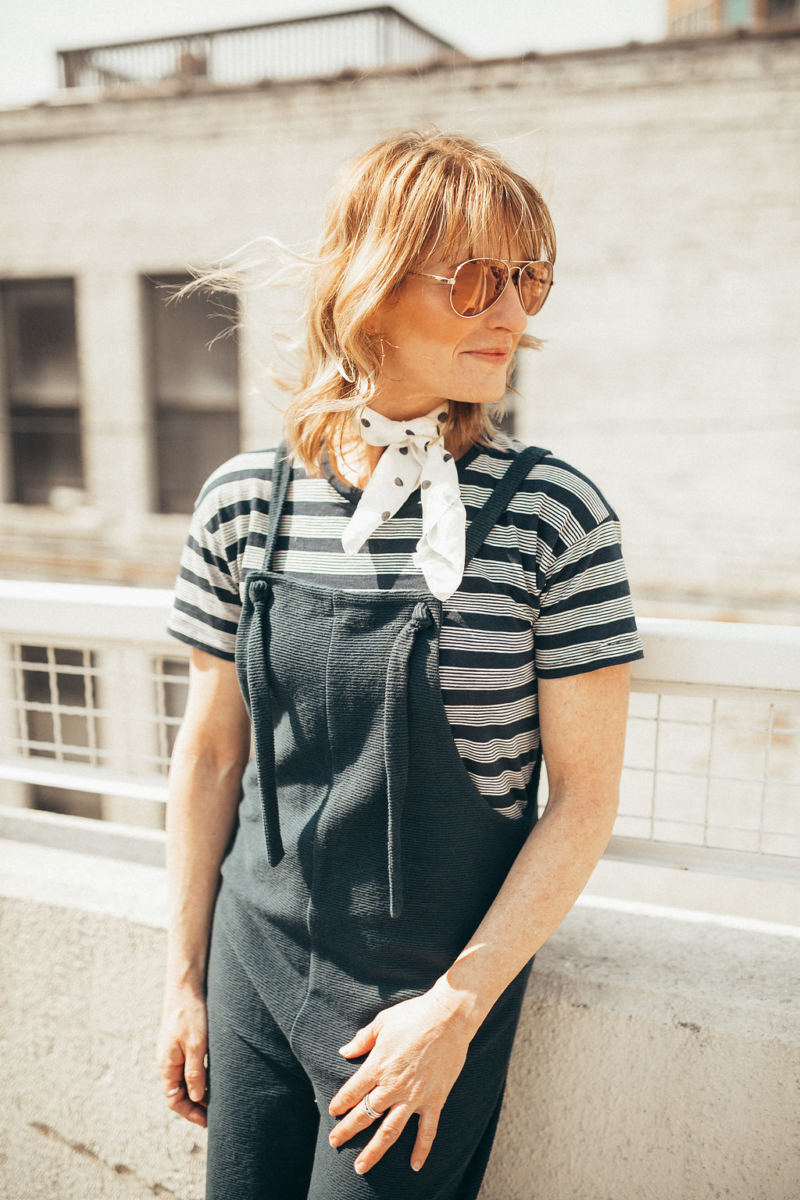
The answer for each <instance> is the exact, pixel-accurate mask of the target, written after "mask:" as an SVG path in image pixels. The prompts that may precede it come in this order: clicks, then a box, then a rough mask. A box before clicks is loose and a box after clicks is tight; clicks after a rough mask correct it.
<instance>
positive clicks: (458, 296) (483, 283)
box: [452, 258, 508, 317]
mask: <svg viewBox="0 0 800 1200" xmlns="http://www.w3.org/2000/svg"><path fill="white" fill-rule="evenodd" d="M507 282H508V267H507V266H506V264H505V263H504V262H500V261H499V260H497V259H494V258H479V259H476V260H475V261H474V262H466V263H462V264H461V266H460V267H459V268H458V270H457V271H456V274H455V283H454V284H453V291H452V300H453V308H454V309H455V310H456V312H457V313H458V314H459V316H461V317H477V316H478V315H479V313H482V312H486V309H487V308H489V306H490V305H492V304H494V302H495V300H497V299H498V297H499V296H501V295H502V292H503V288H504V287H505V286H506V283H507Z"/></svg>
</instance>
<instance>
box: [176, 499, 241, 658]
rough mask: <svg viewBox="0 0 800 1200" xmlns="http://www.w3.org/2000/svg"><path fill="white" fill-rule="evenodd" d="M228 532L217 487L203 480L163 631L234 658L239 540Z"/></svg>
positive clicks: (238, 604)
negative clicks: (210, 485) (204, 482)
mask: <svg viewBox="0 0 800 1200" xmlns="http://www.w3.org/2000/svg"><path fill="white" fill-rule="evenodd" d="M226 532H227V533H229V534H230V532H231V531H230V530H229V529H228V525H227V523H226V520H225V513H224V509H223V508H222V507H221V497H220V494H219V491H218V490H215V489H214V488H209V486H208V484H206V486H205V487H204V488H203V489H202V490H201V492H200V495H199V496H198V498H197V500H196V502H195V507H194V513H193V515H192V519H191V523H190V525H189V532H188V534H187V537H186V542H185V543H184V546H183V550H182V552H181V560H180V569H179V572H178V578H177V579H176V581H175V590H174V593H173V598H172V609H171V612H170V616H169V620H168V622H167V633H169V634H171V635H172V637H175V638H178V640H179V641H182V642H187V643H188V644H189V645H190V646H196V647H198V649H200V650H205V651H207V652H208V653H209V654H215V655H216V656H217V657H218V658H226V659H228V660H230V661H231V662H233V660H234V650H235V647H236V631H237V629H238V626H239V617H240V614H241V607H242V606H241V598H240V595H239V560H238V553H237V550H238V543H237V540H236V538H233V541H232V542H231V541H230V539H229V537H226Z"/></svg>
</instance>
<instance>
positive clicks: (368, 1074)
mask: <svg viewBox="0 0 800 1200" xmlns="http://www.w3.org/2000/svg"><path fill="white" fill-rule="evenodd" d="M377 1083H378V1080H377V1077H376V1075H375V1069H374V1067H371V1066H369V1064H368V1062H365V1063H362V1064H361V1066H360V1067H359V1068H358V1070H357V1071H356V1073H355V1075H351V1077H350V1078H349V1079H348V1081H347V1083H345V1084H344V1086H343V1087H341V1088H340V1089H339V1091H338V1092H337V1093H336V1095H335V1096H334V1097H333V1099H332V1100H331V1102H330V1104H329V1105H328V1112H329V1113H330V1114H331V1116H332V1117H338V1116H340V1115H341V1114H342V1113H346V1112H347V1111H348V1109H351V1108H353V1107H354V1106H355V1105H356V1104H358V1103H359V1102H360V1100H361V1097H362V1096H366V1094H367V1092H370V1091H371V1090H372V1089H373V1088H374V1087H375V1086H376V1085H377Z"/></svg>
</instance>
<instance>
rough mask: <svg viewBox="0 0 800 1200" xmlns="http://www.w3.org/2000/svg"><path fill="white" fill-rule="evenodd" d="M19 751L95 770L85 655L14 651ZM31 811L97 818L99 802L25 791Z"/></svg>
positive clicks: (63, 650)
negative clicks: (42, 810)
mask: <svg viewBox="0 0 800 1200" xmlns="http://www.w3.org/2000/svg"><path fill="white" fill-rule="evenodd" d="M15 657H16V667H17V679H18V688H19V700H18V719H19V747H20V749H21V750H22V753H23V754H25V755H26V756H30V757H32V758H50V759H57V760H59V761H60V762H73V763H86V764H89V765H92V766H97V765H98V763H99V761H100V759H99V754H100V751H99V747H98V743H99V736H100V730H99V723H100V722H99V716H100V713H99V708H98V704H97V694H96V676H97V664H96V662H95V659H94V655H93V654H92V653H91V651H89V650H74V649H69V648H67V647H63V646H18V647H16V655H15ZM31 805H32V807H33V808H40V809H46V810H47V811H49V812H61V813H70V814H71V815H73V816H84V817H94V818H99V817H100V816H101V815H102V813H101V799H100V796H97V795H94V794H93V793H87V792H82V791H78V790H74V789H63V788H59V787H56V786H49V785H46V784H35V785H32V787H31Z"/></svg>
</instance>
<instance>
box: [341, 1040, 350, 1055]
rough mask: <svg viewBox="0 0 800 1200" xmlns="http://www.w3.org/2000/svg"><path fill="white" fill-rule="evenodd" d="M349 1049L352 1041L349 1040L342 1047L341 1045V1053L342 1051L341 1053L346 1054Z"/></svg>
mask: <svg viewBox="0 0 800 1200" xmlns="http://www.w3.org/2000/svg"><path fill="white" fill-rule="evenodd" d="M349 1049H350V1043H349V1042H345V1044H344V1045H343V1046H340V1047H339V1053H340V1054H346V1053H347V1051H348V1050H349Z"/></svg>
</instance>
